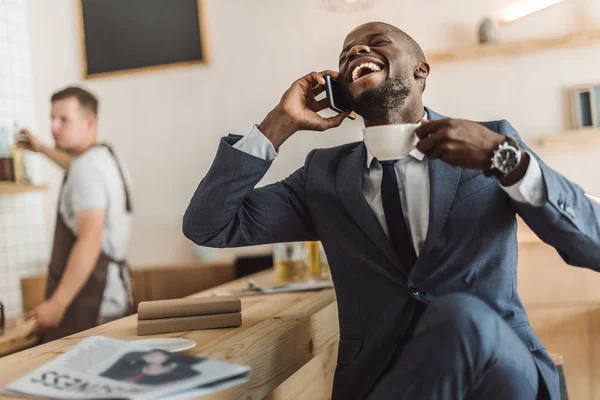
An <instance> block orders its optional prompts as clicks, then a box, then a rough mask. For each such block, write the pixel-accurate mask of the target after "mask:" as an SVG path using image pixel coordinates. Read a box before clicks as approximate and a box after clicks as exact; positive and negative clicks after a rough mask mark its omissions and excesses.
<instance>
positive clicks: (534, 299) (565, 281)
mask: <svg viewBox="0 0 600 400" xmlns="http://www.w3.org/2000/svg"><path fill="white" fill-rule="evenodd" d="M599 267H600V266H599ZM518 288H519V295H520V296H521V299H522V300H523V303H525V304H528V305H536V304H537V305H541V304H546V305H550V304H555V305H565V304H573V303H578V304H581V303H582V302H583V303H600V290H598V288H600V274H599V273H597V272H594V271H591V270H589V269H585V268H577V267H572V266H569V265H567V264H566V263H565V262H564V261H563V260H562V259H561V258H560V256H559V255H558V253H557V252H556V250H554V249H553V248H552V247H550V246H548V245H546V244H544V243H529V244H524V243H521V244H519V268H518Z"/></svg>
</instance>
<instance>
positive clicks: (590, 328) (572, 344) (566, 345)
mask: <svg viewBox="0 0 600 400" xmlns="http://www.w3.org/2000/svg"><path fill="white" fill-rule="evenodd" d="M527 312H528V314H529V321H530V323H531V326H532V327H533V329H534V330H535V332H536V333H537V334H538V336H539V337H540V339H541V340H542V343H544V346H545V347H546V349H547V350H548V351H550V352H555V353H560V354H562V355H563V358H564V365H563V366H564V370H565V376H566V382H567V389H568V391H569V397H570V398H572V399H577V400H594V399H596V394H597V393H600V392H599V391H598V387H599V385H600V379H599V378H600V374H599V373H598V371H597V368H595V367H597V366H598V363H599V362H600V353H599V348H600V330H599V329H600V321H599V320H600V318H598V316H600V305H583V306H564V307H558V306H557V307H539V306H538V307H535V306H530V307H527Z"/></svg>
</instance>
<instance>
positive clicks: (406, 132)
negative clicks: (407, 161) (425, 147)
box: [363, 124, 420, 161]
mask: <svg viewBox="0 0 600 400" xmlns="http://www.w3.org/2000/svg"><path fill="white" fill-rule="evenodd" d="M419 125H420V124H397V125H379V126H370V127H367V128H364V129H363V138H364V140H365V146H367V150H369V152H370V153H371V154H372V155H373V156H374V157H375V158H376V159H377V160H379V161H389V160H400V159H402V158H405V157H406V156H408V154H409V153H410V152H411V151H412V150H413V149H414V148H415V147H416V146H417V143H418V142H419V138H418V137H417V135H415V130H416V129H417V127H418V126H419Z"/></svg>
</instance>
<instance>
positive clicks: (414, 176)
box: [233, 115, 546, 256]
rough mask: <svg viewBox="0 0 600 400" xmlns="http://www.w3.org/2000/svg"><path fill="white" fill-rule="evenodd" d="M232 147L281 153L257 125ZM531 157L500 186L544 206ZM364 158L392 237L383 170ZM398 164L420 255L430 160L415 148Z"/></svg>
mask: <svg viewBox="0 0 600 400" xmlns="http://www.w3.org/2000/svg"><path fill="white" fill-rule="evenodd" d="M426 118H427V115H425V119H426ZM233 147H234V148H236V149H238V150H241V151H243V152H245V153H248V154H251V155H253V156H255V157H258V158H261V159H263V160H273V159H274V158H275V157H277V155H278V153H277V151H275V148H274V147H273V144H272V143H271V142H270V141H269V139H267V138H266V137H265V136H264V135H263V134H262V132H261V131H260V130H259V129H258V126H257V125H254V126H253V127H252V128H251V129H250V132H248V134H247V135H246V136H244V137H243V138H242V139H240V140H239V141H238V142H237V143H235V144H234V145H233ZM530 156H531V157H530V160H531V161H530V163H529V167H528V168H527V172H526V173H525V176H524V177H523V179H521V180H520V181H519V182H517V183H515V184H514V185H512V186H509V187H504V186H502V185H500V187H501V188H502V189H503V190H504V191H505V192H506V193H507V194H508V195H509V196H510V197H511V198H512V199H513V200H515V201H518V202H521V203H525V204H529V205H532V206H535V207H541V206H542V205H543V204H544V202H545V199H546V184H545V183H544V180H543V177H542V170H541V168H540V165H539V163H538V162H537V160H536V159H535V157H533V156H532V155H531V154H530ZM365 161H366V168H365V170H364V173H363V179H362V191H363V195H364V196H365V199H366V200H367V202H368V203H369V206H370V207H371V210H373V213H374V214H375V216H376V217H377V220H378V221H379V224H380V225H381V228H382V229H383V230H384V232H385V233H386V235H388V237H389V234H388V227H387V222H386V220H385V214H384V212H383V203H382V201H381V180H382V178H383V169H382V168H381V164H380V163H379V162H378V161H377V160H376V159H375V158H374V157H373V155H371V154H370V153H369V152H368V151H367V159H366V160H365ZM395 167H396V177H397V178H398V187H399V189H400V202H401V204H402V212H403V214H404V218H405V219H406V223H407V226H408V229H409V230H410V235H411V238H412V240H413V244H414V246H415V251H416V253H417V256H418V255H419V253H420V251H421V249H422V248H423V245H424V243H425V238H426V237H427V227H428V225H429V196H430V193H429V163H428V162H427V160H425V155H424V154H423V153H421V152H420V151H419V150H417V149H414V150H413V151H411V152H410V154H409V156H408V157H406V158H404V159H402V160H399V161H398V162H397V163H396V165H395Z"/></svg>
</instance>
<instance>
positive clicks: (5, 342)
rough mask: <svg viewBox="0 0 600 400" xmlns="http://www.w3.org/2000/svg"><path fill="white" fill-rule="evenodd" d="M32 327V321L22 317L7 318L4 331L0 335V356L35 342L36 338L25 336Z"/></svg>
mask: <svg viewBox="0 0 600 400" xmlns="http://www.w3.org/2000/svg"><path fill="white" fill-rule="evenodd" d="M32 327H33V321H31V322H26V321H25V320H23V319H22V318H17V319H12V320H10V319H9V320H7V321H6V326H5V329H4V333H3V334H2V335H0V357H2V356H4V355H7V354H11V353H15V352H17V351H19V350H23V349H26V348H28V347H31V346H33V345H34V344H36V343H37V339H36V338H28V337H27V336H28V335H29V332H31V328H32Z"/></svg>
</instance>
